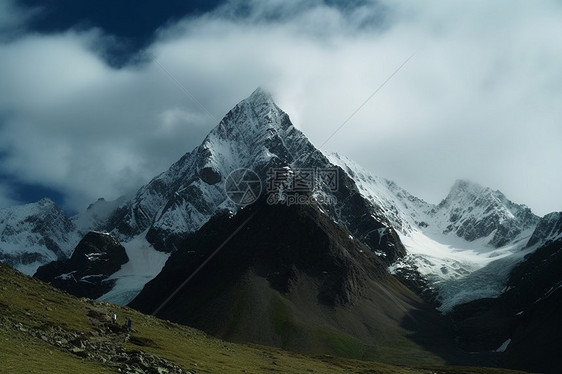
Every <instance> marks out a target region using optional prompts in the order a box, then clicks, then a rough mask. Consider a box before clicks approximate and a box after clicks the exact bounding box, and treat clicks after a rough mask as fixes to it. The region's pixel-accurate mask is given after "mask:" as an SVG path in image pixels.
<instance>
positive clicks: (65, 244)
mask: <svg viewBox="0 0 562 374" xmlns="http://www.w3.org/2000/svg"><path fill="white" fill-rule="evenodd" d="M46 239H49V241H50V242H51V244H55V245H56V246H57V247H58V248H60V252H59V251H57V252H55V251H53V250H52V249H51V248H52V246H50V245H47V241H46ZM79 240H80V237H79V235H78V233H77V232H76V228H75V226H74V225H73V224H72V222H71V221H70V220H68V218H66V216H65V215H64V212H63V211H62V210H61V209H60V208H58V207H57V206H56V205H55V203H53V202H52V201H51V200H49V199H47V198H45V199H41V200H39V201H38V202H36V203H31V204H25V205H21V206H14V207H10V208H4V209H0V259H1V260H2V261H5V262H7V263H9V264H10V265H12V266H13V267H14V268H15V269H17V270H19V271H21V272H22V273H24V274H28V275H33V274H34V273H35V272H36V271H37V268H39V266H41V265H44V264H46V263H48V262H51V261H55V260H57V259H58V257H59V256H61V257H65V256H70V254H71V252H72V250H73V249H74V247H75V246H76V244H78V242H79Z"/></svg>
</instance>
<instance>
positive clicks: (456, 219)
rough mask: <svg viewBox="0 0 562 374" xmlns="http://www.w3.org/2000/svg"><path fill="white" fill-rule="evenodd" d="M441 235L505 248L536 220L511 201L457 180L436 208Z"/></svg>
mask: <svg viewBox="0 0 562 374" xmlns="http://www.w3.org/2000/svg"><path fill="white" fill-rule="evenodd" d="M436 217H437V218H438V220H440V221H441V223H442V225H443V226H444V230H443V233H445V234H447V233H449V232H453V233H455V234H456V235H457V236H458V237H461V238H463V239H466V240H468V241H474V240H476V239H478V238H484V237H490V241H489V244H491V245H492V246H494V247H500V246H503V245H506V244H507V243H508V242H510V241H512V240H513V239H514V238H517V237H519V236H520V235H521V234H527V231H528V230H531V229H533V228H534V227H535V226H536V224H537V222H538V220H539V217H537V216H536V215H534V214H533V213H532V212H531V210H530V209H529V208H528V207H526V206H525V205H520V204H516V203H514V202H512V201H510V200H509V199H508V198H507V197H505V195H504V194H503V193H501V192H500V191H494V190H492V189H490V188H487V187H482V186H480V185H478V184H476V183H472V182H470V181H467V180H457V181H456V182H455V184H454V185H453V187H452V188H451V191H450V192H449V195H448V196H447V197H446V198H445V199H444V200H443V201H442V202H441V203H440V204H439V205H438V206H437V210H436Z"/></svg>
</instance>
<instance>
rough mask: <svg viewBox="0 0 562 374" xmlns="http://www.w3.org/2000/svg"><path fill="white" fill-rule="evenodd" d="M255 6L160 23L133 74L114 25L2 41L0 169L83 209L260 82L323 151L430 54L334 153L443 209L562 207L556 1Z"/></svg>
mask: <svg viewBox="0 0 562 374" xmlns="http://www.w3.org/2000/svg"><path fill="white" fill-rule="evenodd" d="M241 4H242V2H236V1H231V2H228V3H227V4H225V5H224V6H222V7H220V8H219V9H217V10H216V11H214V12H212V13H208V14H205V15H202V16H199V17H195V18H193V17H190V18H186V19H184V20H181V21H180V22H178V23H176V24H172V25H168V26H167V27H165V28H162V29H161V30H160V31H159V33H158V35H157V36H156V38H155V42H154V43H153V44H152V45H151V47H150V48H149V50H148V51H147V52H149V53H150V54H152V55H153V56H155V58H156V60H152V61H145V63H143V64H138V65H134V66H126V67H123V68H121V69H116V68H113V67H110V66H108V65H107V64H106V63H105V62H104V60H103V57H102V52H100V51H103V50H104V49H105V46H106V44H107V43H108V42H109V41H110V40H111V38H110V37H108V36H107V35H104V34H103V32H102V31H100V30H87V31H73V30H70V31H68V32H65V33H59V34H53V35H25V36H24V37H20V38H17V39H15V40H10V41H8V42H4V43H3V45H2V49H1V50H0V61H2V62H1V63H0V81H1V82H3V84H2V87H0V98H1V99H0V114H2V116H3V118H4V121H3V123H4V124H3V126H1V127H0V150H2V151H4V152H5V154H6V156H5V157H4V160H3V162H2V163H1V165H0V167H2V169H3V170H4V171H5V172H9V173H12V174H13V175H16V176H17V178H20V179H22V180H25V181H28V182H35V183H38V182H41V183H44V184H46V185H49V186H50V187H54V188H58V189H60V190H62V191H64V192H65V194H66V195H67V197H68V201H67V204H68V206H69V207H72V208H74V209H83V207H84V206H86V205H87V203H88V202H90V201H91V200H94V199H95V198H97V197H99V196H105V197H106V198H115V197H117V196H118V195H119V194H121V193H123V192H126V191H130V190H134V189H135V188H137V187H138V186H139V185H140V184H142V183H144V182H146V181H147V180H149V179H150V178H151V177H153V176H155V175H156V174H157V173H159V172H161V171H163V170H164V169H165V168H166V167H167V166H169V165H170V164H171V163H172V162H174V161H175V160H176V159H178V158H179V157H180V156H181V155H182V154H183V153H185V152H187V151H190V150H191V149H192V148H193V147H195V146H196V145H198V144H199V143H200V142H201V140H202V139H203V137H204V135H205V134H206V133H207V132H208V131H209V130H210V129H211V128H212V127H213V126H214V125H215V124H216V123H215V122H216V121H215V119H220V118H221V117H222V116H223V115H224V114H225V113H226V112H227V111H228V110H229V109H230V108H231V107H232V106H234V105H235V104H236V103H237V102H238V101H239V100H241V99H243V98H244V97H246V96H247V95H248V94H249V93H251V92H252V91H253V90H254V89H255V87H257V86H259V85H261V86H265V87H266V88H269V89H270V90H271V91H272V92H273V94H274V96H275V97H276V99H277V101H278V104H279V105H280V106H281V108H283V109H284V110H285V111H287V112H288V113H289V115H290V116H291V118H292V120H293V121H294V122H295V124H296V125H297V127H299V128H300V129H301V130H302V131H304V133H305V134H306V135H307V136H309V138H310V139H311V140H312V141H313V143H314V144H316V145H317V146H320V145H321V144H323V143H324V142H325V141H326V139H328V137H329V136H330V135H331V134H332V133H333V132H334V131H335V130H336V129H337V128H338V127H339V126H340V125H341V124H342V123H343V122H344V121H345V120H346V119H347V118H348V117H349V116H350V115H351V114H352V113H353V112H354V111H355V110H356V109H357V108H358V107H359V105H360V104H361V103H363V102H364V101H365V99H366V98H368V97H369V96H370V95H371V94H372V93H373V92H374V91H375V89H377V87H378V86H379V85H381V84H382V83H383V82H384V81H385V80H386V79H387V78H388V77H389V76H390V75H391V74H392V73H393V72H394V71H395V70H396V68H397V67H398V66H399V65H400V64H402V63H403V62H404V61H405V60H406V59H407V58H408V57H409V56H410V55H411V54H414V56H413V57H412V59H411V60H410V61H409V62H408V63H407V64H406V65H405V66H404V67H403V68H402V69H401V70H400V72H399V73H397V74H396V75H395V76H394V77H393V79H392V80H391V81H389V82H388V84H387V85H385V87H384V88H383V89H382V90H381V91H380V92H378V93H377V94H376V95H375V96H374V97H373V98H372V100H370V101H369V102H368V103H367V105H365V106H364V107H363V108H362V109H361V110H360V111H359V112H358V113H357V114H356V115H355V116H354V117H353V118H352V119H351V120H350V121H349V122H348V123H347V124H346V125H345V126H344V127H343V128H342V130H341V131H340V132H338V133H337V134H336V135H335V136H334V137H333V138H332V139H331V140H330V141H329V142H328V143H327V144H326V145H325V146H324V147H323V148H324V149H326V150H334V151H338V152H340V153H343V154H346V155H348V156H349V157H351V158H353V159H356V160H357V161H358V162H359V163H360V164H362V165H363V166H365V167H367V168H368V169H370V170H372V171H373V172H374V173H375V174H378V175H381V176H385V177H388V178H390V179H393V180H395V181H396V182H397V183H399V184H400V185H402V186H404V187H405V188H407V189H408V190H410V191H411V192H412V193H414V194H416V195H419V196H420V197H422V198H425V199H427V200H429V201H431V202H437V201H438V200H439V199H440V198H443V197H444V196H445V194H446V193H447V190H448V188H449V186H450V185H451V184H452V183H453V181H454V180H455V179H457V178H470V179H473V180H474V181H476V182H479V183H481V184H484V185H489V186H490V187H493V188H498V189H500V190H502V191H504V192H505V193H506V194H507V195H508V197H511V198H512V199H514V200H516V201H518V202H523V203H526V204H528V205H529V206H531V208H533V209H534V210H535V211H536V212H538V213H540V214H544V213H546V212H548V211H551V210H562V197H560V194H559V193H558V190H559V188H558V186H560V184H561V183H562V176H560V175H559V174H558V173H556V170H557V168H558V165H559V164H560V161H561V160H562V147H561V146H560V145H561V144H560V143H561V140H562V127H560V125H559V118H562V116H561V115H562V113H561V111H562V109H561V107H560V105H559V103H560V102H561V99H562V73H561V71H560V69H559V66H562V52H560V50H559V48H558V47H559V46H560V45H561V44H562V40H561V39H562V26H561V25H560V22H559V19H560V16H561V15H562V9H561V6H560V5H559V4H558V3H557V2H555V1H545V2H541V3H540V4H536V3H528V2H522V1H509V2H508V1H498V2H486V1H477V2H470V3H466V2H461V1H448V2H441V1H439V2H437V1H431V0H428V1H424V2H415V1H405V0H401V1H392V2H390V1H380V2H368V1H365V2H363V3H361V4H360V5H358V6H350V7H341V6H339V7H336V6H327V5H325V4H324V2H321V1H317V2H306V3H305V4H304V5H303V2H297V1H271V2H261V1H252V2H244V5H241ZM164 69H165V70H164ZM170 75H171V76H172V77H170ZM178 83H179V84H181V86H182V87H183V88H186V89H187V90H188V92H189V94H186V92H184V91H183V88H182V87H180V86H179V85H178ZM190 94H191V95H193V96H195V97H196V98H197V100H198V101H199V102H200V103H202V104H203V106H204V107H205V108H206V110H207V111H208V112H209V113H210V115H209V114H208V113H206V111H204V110H202V109H201V107H200V106H199V105H198V104H197V103H195V102H194V101H193V100H192V99H191V98H190V97H189V95H190Z"/></svg>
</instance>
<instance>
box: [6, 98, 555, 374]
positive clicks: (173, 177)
mask: <svg viewBox="0 0 562 374" xmlns="http://www.w3.org/2000/svg"><path fill="white" fill-rule="evenodd" d="M256 182H257V184H256ZM237 194H238V195H237ZM75 248H76V249H75ZM561 250H562V213H556V212H555V213H551V214H549V215H546V216H545V217H538V216H536V215H535V214H533V213H532V211H531V210H530V209H529V208H528V207H526V206H525V205H522V204H517V203H514V202H512V201H511V200H509V199H508V198H507V197H506V196H505V195H504V194H503V193H501V192H500V191H494V190H492V189H490V188H486V187H482V186H480V185H478V184H476V183H472V182H470V181H466V180H459V181H457V182H455V184H454V185H453V187H452V188H451V190H450V192H449V194H448V195H447V196H446V197H445V198H444V199H443V201H442V202H441V203H439V204H437V205H434V204H429V203H427V202H425V201H423V200H422V199H419V198H417V197H415V196H413V195H411V194H410V193H408V192H407V191H406V190H404V189H402V188H401V187H399V186H398V185H396V184H395V183H394V182H392V181H389V180H386V179H384V178H380V177H377V176H374V175H372V174H371V173H370V172H369V171H367V170H365V169H363V168H362V167H360V166H359V165H357V164H356V163H354V162H353V161H352V160H350V159H348V158H346V157H345V156H342V155H338V154H327V153H324V152H321V151H320V150H318V149H317V148H315V147H314V145H313V144H312V143H311V142H310V141H309V140H308V139H307V138H306V136H305V135H304V134H303V133H302V132H301V131H299V130H298V129H296V128H295V127H294V126H293V125H292V123H291V121H290V119H289V116H288V115H287V114H286V113H285V112H283V111H282V110H281V109H280V108H278V107H277V105H276V104H275V103H274V101H273V98H272V97H271V95H270V94H268V93H267V92H266V91H264V90H262V89H257V90H256V91H255V92H254V93H252V95H251V96H250V97H248V98H247V99H245V100H243V101H241V102H240V103H239V104H238V105H236V106H235V107H234V108H233V109H232V110H231V111H230V112H229V113H228V114H226V116H225V117H224V118H223V119H222V120H221V121H220V123H219V124H218V125H217V127H215V128H214V129H213V130H212V131H211V132H210V133H209V134H208V136H207V137H206V138H205V139H204V141H203V142H202V144H201V145H200V146H198V147H197V148H195V149H194V150H193V151H191V152H189V153H187V154H185V155H184V156H183V157H182V158H181V159H180V160H178V161H177V162H176V163H174V164H173V165H172V166H171V167H170V168H169V169H168V170H167V171H165V172H163V173H162V174H160V175H158V176H156V177H155V178H154V179H152V180H151V181H150V182H149V183H148V184H146V185H145V186H143V187H141V188H140V189H139V190H138V191H137V193H136V194H135V195H134V196H132V197H129V198H127V197H123V198H120V199H118V200H116V201H106V200H104V199H100V200H98V201H97V202H95V203H93V204H92V205H90V207H88V209H87V210H85V211H84V212H82V213H79V214H78V215H76V216H74V217H66V216H65V215H64V212H63V211H62V210H61V209H59V208H58V207H56V206H55V204H54V203H53V202H51V201H50V200H48V199H43V200H41V201H39V202H38V203H35V204H28V205H25V206H20V207H13V208H8V209H3V210H0V260H2V261H3V262H6V263H8V264H10V265H12V266H13V267H15V268H16V269H18V270H20V271H22V272H24V273H27V274H30V275H31V274H35V275H36V277H38V278H40V279H42V280H45V281H47V282H49V283H51V284H53V285H55V286H57V287H60V288H62V289H65V290H67V291H68V292H71V293H73V294H75V295H78V296H86V297H90V298H98V299H99V300H105V301H110V302H113V303H117V304H128V303H131V306H133V307H135V308H137V309H139V310H141V311H143V312H146V313H155V314H156V315H157V316H160V317H162V318H166V319H169V320H173V321H176V322H180V323H185V324H188V325H191V326H195V327H197V328H200V329H202V330H204V331H207V332H209V333H211V334H214V335H217V336H220V337H222V338H225V339H230V340H235V341H240V342H252V343H260V344H267V345H275V346H280V347H283V348H286V349H290V350H295V351H299V352H307V353H328V354H337V355H343V356H349V357H353V358H362V359H376V358H380V357H399V356H403V355H408V354H413V355H418V356H419V357H422V356H423V355H424V354H429V353H428V352H432V353H431V354H435V355H438V356H441V357H446V359H447V360H448V361H449V362H453V363H462V364H482V363H484V364H489V365H499V366H504V367H513V368H520V369H525V370H537V371H544V372H556V370H557V369H556V368H559V367H562V361H561V359H560V357H562V355H560V354H558V353H562V352H560V347H561V346H562V344H560V343H561V342H560V338H561V337H562V334H560V333H557V332H556V331H558V332H559V331H561V330H559V329H560V328H561V327H562V326H561V324H560V320H561V319H560V317H558V316H560V315H562V314H559V313H558V314H557V312H559V311H560V306H561V302H562V295H561V294H562V292H561V291H560V288H561V287H560V286H561V285H562V275H561V274H562V263H561V257H560V256H561V253H562V252H561ZM557 329H558V330H557ZM541 339H544V340H543V341H541ZM418 347H423V349H421V350H420V349H419V348H418ZM467 351H468V352H480V354H479V355H477V357H476V356H474V355H473V356H472V357H470V355H467V354H466V352H467ZM523 353H524V354H523ZM418 356H416V357H418ZM420 359H421V358H420ZM391 361H392V359H391Z"/></svg>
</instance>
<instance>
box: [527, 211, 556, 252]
mask: <svg viewBox="0 0 562 374" xmlns="http://www.w3.org/2000/svg"><path fill="white" fill-rule="evenodd" d="M560 239H562V213H561V212H554V213H550V214H547V215H546V216H544V217H543V218H542V219H541V220H540V221H539V223H538V225H537V228H536V229H535V231H534V232H533V235H532V236H531V238H530V239H529V242H528V243H527V246H528V247H530V246H533V245H536V244H540V243H546V242H551V241H556V240H560Z"/></svg>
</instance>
